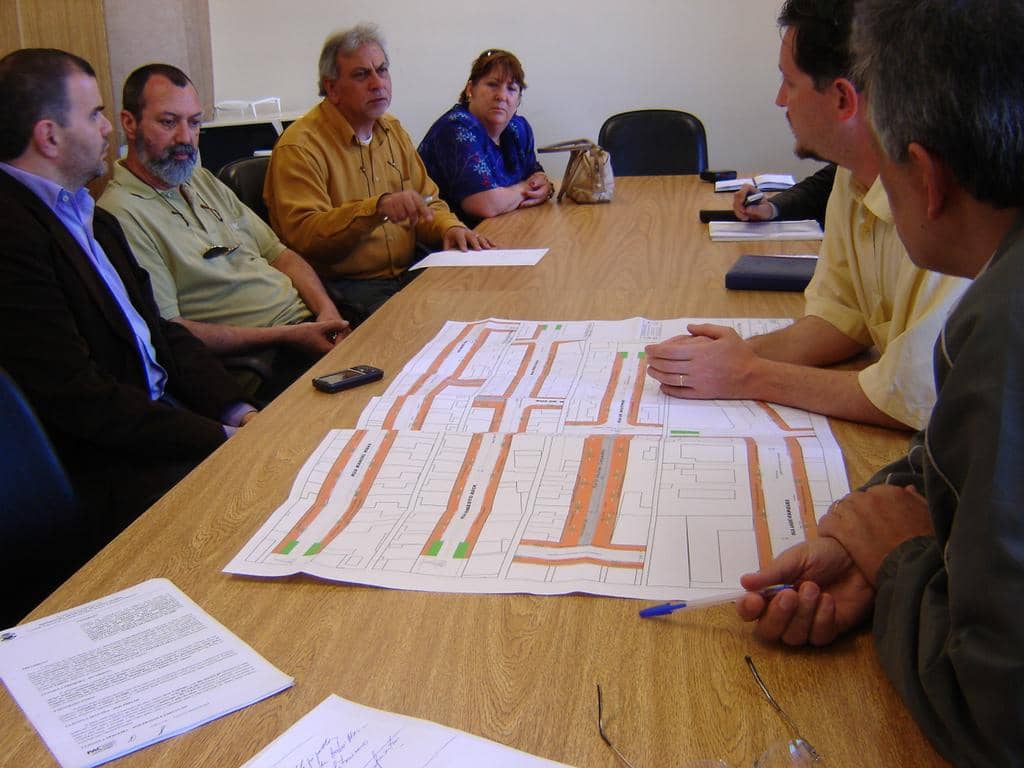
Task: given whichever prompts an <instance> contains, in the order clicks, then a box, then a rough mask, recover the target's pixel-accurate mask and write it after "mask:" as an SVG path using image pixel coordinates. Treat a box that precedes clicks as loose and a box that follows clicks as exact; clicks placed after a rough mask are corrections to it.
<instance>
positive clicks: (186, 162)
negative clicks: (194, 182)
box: [135, 132, 199, 187]
mask: <svg viewBox="0 0 1024 768" xmlns="http://www.w3.org/2000/svg"><path fill="white" fill-rule="evenodd" d="M135 151H136V152H137V153H138V155H139V158H140V159H141V160H142V164H143V165H145V166H146V170H148V171H149V172H150V173H152V174H153V175H154V176H156V177H157V178H158V179H160V181H162V182H163V183H164V184H167V185H168V186H171V187H176V186H178V185H179V184H184V183H185V182H186V181H188V180H189V179H191V178H192V171H193V170H195V167H196V162H197V160H198V154H199V153H198V152H197V150H196V148H195V147H193V146H192V145H191V144H172V145H171V146H169V147H167V149H165V150H164V151H163V152H162V153H161V154H160V156H159V157H151V156H150V155H149V153H148V152H147V151H146V139H145V137H144V136H143V135H142V133H141V132H140V133H139V135H138V136H137V137H136V138H135ZM179 153H183V154H185V155H187V157H185V158H184V159H183V160H178V159H177V158H176V157H174V155H176V154H179Z"/></svg>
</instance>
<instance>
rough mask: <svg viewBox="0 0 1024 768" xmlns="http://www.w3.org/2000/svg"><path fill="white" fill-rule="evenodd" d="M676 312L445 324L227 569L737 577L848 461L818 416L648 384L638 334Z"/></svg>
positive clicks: (501, 583) (417, 582) (306, 471)
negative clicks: (672, 393)
mask: <svg viewBox="0 0 1024 768" xmlns="http://www.w3.org/2000/svg"><path fill="white" fill-rule="evenodd" d="M686 322H687V321H685V320H680V321H671V322H668V321H661V322H656V321H647V320H639V319H637V320H630V321H623V322H621V323H605V322H601V323H597V322H593V323H582V322H580V323H557V322H550V323H537V322H519V321H507V320H488V321H481V322H478V323H448V324H446V326H445V327H444V328H443V329H442V331H441V333H439V334H438V336H437V337H436V338H435V339H434V340H433V341H432V342H430V343H429V344H428V345H427V346H426V347H425V348H424V350H422V351H421V353H420V354H419V355H417V356H416V358H415V359H414V360H413V361H411V362H410V363H409V365H408V366H406V368H405V369H403V371H402V372H401V373H400V374H399V375H398V376H397V377H396V378H395V381H394V382H393V383H392V385H391V386H390V387H389V388H388V390H387V392H386V393H385V394H384V395H383V396H382V397H381V398H378V399H375V401H374V402H372V403H371V404H370V405H369V406H368V407H367V409H366V410H365V411H364V413H363V415H362V417H361V419H360V427H359V428H357V429H354V430H351V429H349V430H334V431H331V432H330V433H329V434H328V435H327V437H326V438H325V439H324V440H323V442H322V443H321V444H320V446H319V447H318V448H317V449H316V451H315V452H314V453H313V455H312V456H310V458H309V459H308V461H307V462H306V464H305V465H304V466H303V468H302V470H301V471H300V473H299V475H298V477H297V478H296V481H295V483H294V485H293V487H292V491H291V493H290V495H289V497H288V499H287V501H286V502H285V503H284V504H282V505H281V506H280V507H279V508H278V509H277V510H276V511H275V512H274V513H273V514H272V515H271V517H270V519H269V520H267V522H266V523H265V524H264V525H263V526H262V527H261V529H260V530H259V531H258V532H257V534H256V535H255V536H254V537H253V538H252V539H251V540H250V542H249V543H248V544H247V545H246V546H245V548H244V549H243V550H242V552H240V553H239V554H238V555H237V556H236V557H235V559H234V560H232V562H231V563H230V564H229V565H228V567H227V568H226V570H227V571H228V572H230V573H237V574H247V575H255V576H284V575H290V574H295V573H306V574H310V575H314V576H318V577H321V578H326V579H332V580H337V581H349V582H356V583H362V584H372V585H378V586H383V587H395V588H403V589H419V590H432V591H450V592H477V593H479V592H529V593H534V594H562V593H567V592H590V593H595V594H602V595H615V596H622V597H636V598H644V599H650V600H665V599H673V598H677V599H679V598H681V599H697V598H702V597H713V596H716V595H719V594H722V593H723V592H727V591H732V590H735V589H736V588H737V587H738V586H739V576H740V575H741V574H742V573H745V572H747V571H750V570H754V569H756V568H757V567H758V565H759V564H760V563H764V562H766V561H767V560H769V559H770V558H771V557H773V556H774V555H775V554H777V553H778V552H780V551H781V550H783V549H785V548H786V547H789V546H791V545H792V544H795V543H797V542H799V541H802V540H804V538H805V537H807V536H809V535H810V536H813V535H814V532H815V529H816V521H817V519H818V518H819V517H820V516H821V515H822V514H824V512H825V510H826V509H827V508H828V506H829V505H830V504H831V503H832V502H833V501H834V500H835V499H837V498H839V497H841V496H842V495H843V494H845V493H846V492H847V490H848V485H847V481H846V472H845V468H844V466H843V462H842V456H841V454H840V452H839V448H838V446H837V445H836V443H835V440H834V438H833V437H832V434H831V432H830V431H829V429H828V424H827V421H826V420H825V419H823V418H821V417H818V416H814V415H812V414H808V413H805V412H803V411H799V410H795V409H789V408H779V407H778V406H768V405H765V404H760V403H753V402H746V401H737V402H724V401H722V402H717V401H716V402H711V403H700V402H692V401H683V400H674V399H672V398H667V397H665V396H664V395H662V394H661V393H660V392H659V391H658V389H657V387H656V386H651V385H650V384H649V383H648V382H647V381H646V380H645V378H644V377H643V367H642V363H641V362H639V361H641V360H642V357H641V358H637V357H636V355H637V351H639V352H641V353H642V350H643V346H644V344H646V343H650V342H651V341H654V340H657V339H659V338H666V337H668V336H671V335H674V334H675V333H679V332H682V331H681V329H682V328H684V327H685V324H686ZM744 322H746V323H748V324H749V325H747V326H746V327H742V328H739V329H738V330H740V332H741V334H744V335H746V334H748V333H750V332H759V331H761V330H768V329H769V328H770V326H769V325H768V323H770V322H771V321H744ZM759 322H763V323H764V324H763V325H758V323H759ZM630 355H633V357H632V358H631V357H630ZM463 388H464V389H465V390H466V391H465V392H463V391H462V389H463ZM543 411H550V413H544V418H541V417H540V416H538V415H537V414H539V413H540V412H543ZM378 421H380V422H382V423H381V424H380V425H378V424H377V423H376V422H378ZM507 425H515V426H517V427H519V428H513V429H505V428H504V427H505V426H507ZM378 426H384V427H386V428H385V429H380V428H378ZM474 428H475V429H474ZM428 430H429V431H428ZM501 430H504V431H501Z"/></svg>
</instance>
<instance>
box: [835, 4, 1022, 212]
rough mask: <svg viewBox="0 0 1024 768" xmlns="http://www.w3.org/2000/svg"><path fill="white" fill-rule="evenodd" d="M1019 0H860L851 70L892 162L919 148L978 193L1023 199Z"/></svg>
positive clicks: (1003, 203) (994, 199) (1015, 202)
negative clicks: (853, 68) (861, 86)
mask: <svg viewBox="0 0 1024 768" xmlns="http://www.w3.org/2000/svg"><path fill="white" fill-rule="evenodd" d="M1021 40H1024V0H958V1H957V2H950V1H949V0H861V1H860V2H859V3H858V5H857V15H856V21H855V24H854V52H855V55H856V69H857V72H858V75H859V77H860V79H861V80H862V82H863V83H864V86H865V88H866V91H867V98H868V105H869V108H870V113H871V121H872V123H873V125H874V128H875V132H876V134H877V135H878V138H879V141H880V142H881V144H882V149H883V150H884V151H885V153H886V154H887V155H888V156H889V157H890V158H892V159H893V160H894V161H896V162H904V161H905V160H906V159H907V157H908V148H909V146H910V144H911V143H917V144H920V145H921V146H922V147H924V148H925V149H927V150H928V151H929V152H931V153H932V154H934V155H936V156H937V157H939V158H941V159H942V160H943V162H944V163H945V164H946V165H948V166H949V168H950V169H951V171H952V173H953V175H954V176H955V178H956V180H957V182H958V183H959V184H960V185H961V186H962V187H963V188H964V189H965V190H966V191H967V192H968V193H969V194H970V195H971V196H972V197H974V198H975V199H977V200H979V201H981V202H987V203H990V204H993V205H996V206H998V207H1011V206H1021V205H1024V185H1022V183H1021V180H1022V179H1024V98H1021V83H1024V56H1022V55H1021V51H1020V45H1021Z"/></svg>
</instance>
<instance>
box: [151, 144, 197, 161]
mask: <svg viewBox="0 0 1024 768" xmlns="http://www.w3.org/2000/svg"><path fill="white" fill-rule="evenodd" d="M177 154H184V155H186V157H185V159H184V160H178V158H176V157H174V155H177ZM196 154H197V150H196V148H195V147H193V146H192V145H191V144H172V145H171V146H169V147H168V148H167V149H165V150H164V151H163V153H162V154H161V155H160V157H159V158H157V160H159V161H161V162H166V161H168V160H173V161H174V162H188V161H192V160H195V159H196Z"/></svg>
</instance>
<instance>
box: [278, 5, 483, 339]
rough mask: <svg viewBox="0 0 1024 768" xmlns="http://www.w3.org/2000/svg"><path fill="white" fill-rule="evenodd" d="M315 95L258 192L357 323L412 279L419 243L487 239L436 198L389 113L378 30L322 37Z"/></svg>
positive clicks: (477, 244)
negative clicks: (315, 100)
mask: <svg viewBox="0 0 1024 768" xmlns="http://www.w3.org/2000/svg"><path fill="white" fill-rule="evenodd" d="M320 95H321V96H323V97H324V99H323V101H321V102H320V103H319V104H317V105H316V106H315V107H313V109H311V110H310V111H309V112H307V113H306V114H305V115H303V116H302V117H301V118H300V119H299V120H297V121H296V122H295V123H293V124H292V125H291V126H289V127H288V129H287V130H286V131H285V132H284V134H283V135H282V136H281V138H280V139H279V140H278V142H277V144H276V145H275V146H274V152H273V154H272V155H271V159H270V167H269V170H268V172H267V179H266V184H265V186H264V189H263V195H264V198H265V200H266V203H267V209H268V211H269V213H270V223H271V226H272V227H273V228H274V230H275V231H276V232H277V234H278V236H280V238H281V239H282V240H283V241H284V242H285V244H287V245H288V246H289V247H291V248H293V249H295V250H296V251H298V252H299V253H301V254H302V255H303V256H304V257H305V258H306V259H307V260H309V261H310V263H312V264H313V266H314V268H315V269H316V271H317V273H318V274H319V275H320V277H321V278H322V279H323V280H324V282H325V283H326V284H328V285H329V286H330V287H331V288H332V289H333V292H334V294H335V296H336V297H337V296H338V294H339V293H340V294H341V297H342V298H341V299H340V301H339V307H340V308H341V311H342V314H343V315H344V316H345V317H346V318H348V319H349V320H351V321H353V322H356V323H358V322H360V321H361V320H363V319H365V318H366V317H367V316H369V315H370V314H371V313H372V312H373V311H374V310H376V309H377V308H378V307H379V306H380V305H381V304H383V303H384V302H385V301H386V300H387V299H388V298H389V297H390V296H392V295H394V294H395V293H396V292H397V291H399V290H400V289H401V288H402V287H403V286H404V285H405V284H406V283H408V282H409V280H410V273H409V272H408V271H407V270H408V268H409V266H410V265H411V264H412V263H413V258H414V254H415V248H416V241H417V240H419V241H421V242H423V243H425V244H427V245H430V246H438V245H440V246H442V247H443V248H445V249H450V248H459V249H460V250H466V249H467V248H473V249H480V248H490V247H491V243H490V242H489V241H488V240H487V238H485V237H483V236H482V235H477V234H476V233H475V232H472V231H470V230H469V229H467V228H466V226H465V225H464V224H463V223H462V222H461V221H459V219H458V218H457V217H456V216H455V215H454V214H452V212H451V211H450V210H449V209H448V206H447V205H446V204H445V203H444V202H443V201H442V200H441V199H440V198H439V197H438V190H437V185H436V184H435V183H434V182H433V181H432V180H431V179H430V177H429V176H428V175H427V171H426V169H425V168H424V167H423V163H422V161H421V160H420V157H419V155H418V154H417V153H416V147H415V146H414V145H413V143H412V140H411V139H410V138H409V134H407V133H406V132H405V129H404V128H402V125H401V124H400V123H399V122H398V120H396V119H395V118H394V117H392V116H391V115H388V114H386V111H387V109H388V107H389V106H390V104H391V75H390V72H389V61H388V56H387V53H386V52H385V50H384V42H383V40H382V38H381V36H380V33H379V32H378V30H377V29H376V27H374V26H372V25H360V26H357V27H354V28H352V29H350V30H345V31H342V32H338V33H336V34H334V35H332V36H331V37H329V38H328V39H327V41H326V42H325V43H324V47H323V51H322V52H321V54H320ZM336 300H338V299H337V298H336Z"/></svg>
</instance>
